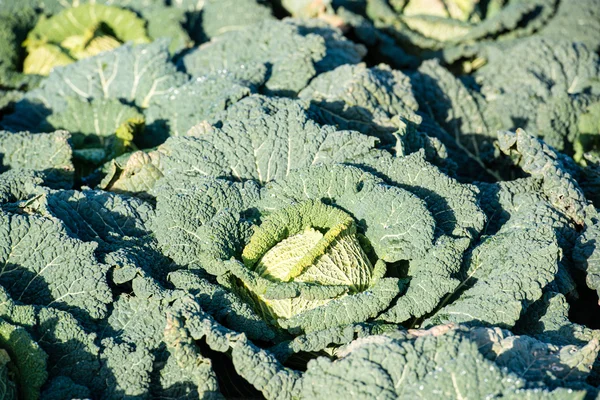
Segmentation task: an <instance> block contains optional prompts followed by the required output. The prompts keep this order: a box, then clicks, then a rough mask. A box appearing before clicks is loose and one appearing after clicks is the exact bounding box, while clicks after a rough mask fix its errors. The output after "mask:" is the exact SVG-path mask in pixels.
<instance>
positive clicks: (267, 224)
mask: <svg viewBox="0 0 600 400" xmlns="http://www.w3.org/2000/svg"><path fill="white" fill-rule="evenodd" d="M364 240H365V239H364V238H360V237H359V234H358V233H357V229H356V223H355V221H354V219H353V218H352V216H351V215H349V214H348V213H346V212H344V211H342V210H340V209H338V208H335V207H332V206H329V205H325V204H323V203H321V202H318V201H307V202H303V203H300V204H297V205H293V206H290V207H287V208H284V209H281V210H279V211H277V212H276V213H274V214H271V215H270V216H268V217H267V218H266V219H265V220H264V221H263V223H262V225H261V226H260V227H259V228H258V229H257V230H256V232H255V233H254V235H253V236H252V238H251V240H250V242H249V243H248V245H247V246H246V247H245V249H244V251H243V254H242V257H243V259H244V264H245V265H246V267H248V268H250V269H251V270H253V271H254V272H256V273H257V274H259V275H260V276H261V277H263V278H266V279H268V280H270V281H273V282H302V283H307V284H317V285H327V286H340V287H345V288H347V290H346V292H347V293H350V294H352V293H357V292H360V291H363V290H365V289H366V288H368V287H369V286H370V285H371V283H372V278H373V269H374V267H373V263H372V262H371V260H370V258H369V255H368V254H367V251H365V249H364V248H363V245H361V242H362V243H364ZM255 298H256V299H257V301H258V302H260V303H261V304H260V306H261V308H262V309H263V310H267V312H268V313H270V314H271V315H272V316H273V317H276V318H290V317H292V316H294V315H297V314H299V313H301V312H304V311H307V310H310V309H313V308H315V307H318V306H321V305H324V304H326V303H328V302H330V301H331V300H333V299H332V298H329V299H307V298H302V297H294V298H285V299H267V298H265V297H263V296H261V295H260V294H258V295H256V296H255Z"/></svg>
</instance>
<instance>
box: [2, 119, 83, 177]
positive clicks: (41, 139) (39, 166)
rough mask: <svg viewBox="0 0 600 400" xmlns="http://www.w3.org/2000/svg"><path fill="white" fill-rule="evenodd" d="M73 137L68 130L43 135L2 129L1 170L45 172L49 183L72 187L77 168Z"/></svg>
mask: <svg viewBox="0 0 600 400" xmlns="http://www.w3.org/2000/svg"><path fill="white" fill-rule="evenodd" d="M69 138H70V135H69V133H68V132H65V131H56V132H54V133H51V134H42V135H33V134H30V133H29V132H21V133H16V134H12V133H9V132H5V131H0V171H2V172H3V171H5V170H7V169H14V170H24V169H29V170H34V171H41V172H42V173H43V175H44V176H45V180H46V181H47V182H48V183H49V184H52V185H55V186H58V187H65V186H66V187H70V186H71V185H72V179H73V177H72V174H73V170H74V168H73V163H72V161H71V156H72V151H71V146H70V145H69Z"/></svg>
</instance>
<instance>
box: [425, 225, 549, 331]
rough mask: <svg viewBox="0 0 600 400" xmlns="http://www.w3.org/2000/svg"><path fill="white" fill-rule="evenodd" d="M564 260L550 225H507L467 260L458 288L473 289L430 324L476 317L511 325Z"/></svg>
mask: <svg viewBox="0 0 600 400" xmlns="http://www.w3.org/2000/svg"><path fill="white" fill-rule="evenodd" d="M515 243H519V245H518V246H515ZM559 259H560V249H559V247H558V245H557V243H556V240H555V239H554V237H553V233H552V231H551V230H550V229H547V228H545V227H539V228H537V229H535V228H534V229H531V228H518V227H516V228H513V227H507V228H506V229H501V230H500V231H499V232H498V233H497V234H496V235H494V236H491V237H487V238H484V239H483V240H482V242H481V244H479V246H478V247H476V248H475V249H474V250H473V251H472V252H471V254H470V255H469V257H468V259H467V260H466V263H467V267H466V270H465V274H466V276H465V277H464V278H462V279H461V284H460V286H459V287H458V288H457V292H458V291H461V290H462V289H464V288H465V287H466V288H467V289H466V290H464V291H462V292H460V294H459V297H458V299H457V300H456V301H454V302H452V303H451V304H449V305H446V306H445V307H443V308H442V309H441V310H439V311H437V312H436V315H435V316H434V317H432V318H431V319H430V320H429V322H426V324H427V325H431V324H438V323H446V322H472V323H484V324H489V325H498V326H505V327H509V328H510V327H512V326H514V324H515V323H516V322H517V320H518V319H519V317H520V316H521V313H522V312H523V311H524V310H525V309H526V308H527V307H528V306H529V305H530V304H531V303H533V302H534V301H536V300H538V299H539V298H541V297H542V290H543V288H544V287H546V285H548V284H549V283H550V282H552V281H553V280H554V279H555V275H556V274H557V272H558V268H559V267H558V261H559ZM455 293H456V292H455ZM490 293H494V295H493V296H490Z"/></svg>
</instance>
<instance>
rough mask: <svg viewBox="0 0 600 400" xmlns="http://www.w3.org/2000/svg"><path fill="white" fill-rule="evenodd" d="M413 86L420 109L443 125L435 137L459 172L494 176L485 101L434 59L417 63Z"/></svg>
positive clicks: (490, 135) (487, 177)
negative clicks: (445, 148)
mask: <svg viewBox="0 0 600 400" xmlns="http://www.w3.org/2000/svg"><path fill="white" fill-rule="evenodd" d="M413 85H414V88H415V92H416V97H417V99H418V100H419V105H420V111H421V112H423V113H424V114H426V115H428V116H430V117H431V118H432V119H433V120H434V121H436V122H437V124H439V126H440V127H441V128H443V130H442V133H441V134H439V135H437V136H438V138H439V139H440V140H441V141H442V143H444V144H445V145H446V147H448V150H449V151H450V154H451V155H453V156H454V160H456V162H457V163H458V165H459V170H458V172H459V175H461V176H474V177H476V178H477V179H489V178H490V177H494V176H495V177H497V173H496V172H494V171H493V170H491V169H490V168H488V166H487V163H488V162H490V161H491V160H492V159H493V158H494V147H493V145H492V143H493V141H494V139H495V132H493V131H492V130H491V129H490V126H489V122H488V121H487V119H486V118H485V115H484V111H485V104H484V102H483V101H481V98H480V96H479V95H478V94H477V93H474V92H471V91H470V90H469V89H468V88H467V87H466V86H465V85H464V84H463V83H462V82H460V81H459V80H458V79H457V78H455V77H454V76H453V75H452V74H451V73H450V72H449V71H447V70H446V69H444V68H443V67H441V66H440V65H439V64H438V63H437V62H436V61H426V62H424V63H423V64H422V65H421V67H420V68H419V71H418V74H415V75H414V76H413ZM432 134H433V133H432Z"/></svg>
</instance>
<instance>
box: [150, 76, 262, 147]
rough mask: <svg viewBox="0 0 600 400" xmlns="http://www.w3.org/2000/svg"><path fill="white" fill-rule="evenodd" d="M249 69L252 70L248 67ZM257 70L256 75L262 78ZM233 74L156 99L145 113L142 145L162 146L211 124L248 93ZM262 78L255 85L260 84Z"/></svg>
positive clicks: (173, 90) (192, 83)
mask: <svg viewBox="0 0 600 400" xmlns="http://www.w3.org/2000/svg"><path fill="white" fill-rule="evenodd" d="M248 68H249V69H251V67H250V66H249V67H248ZM265 73H266V71H265V69H264V68H262V66H260V68H258V74H261V75H264V74H265ZM241 78H242V77H237V76H235V75H234V74H232V73H214V74H211V75H208V76H203V77H201V78H197V79H195V80H192V81H190V82H188V83H186V84H185V85H182V86H180V87H173V88H171V89H170V90H168V91H167V92H166V93H164V94H162V95H159V96H157V97H156V98H155V101H154V103H153V104H152V106H150V107H149V108H148V109H147V110H146V111H145V115H146V123H147V125H148V132H147V133H146V136H147V135H150V137H148V138H147V139H146V138H145V137H142V138H141V142H142V143H144V145H149V146H151V145H156V144H160V143H162V142H163V141H164V140H165V139H166V138H167V137H168V136H183V135H185V134H187V132H188V131H189V130H190V129H191V128H192V127H193V126H194V125H196V124H199V123H201V122H203V121H210V122H214V120H215V118H216V116H217V114H218V113H219V112H220V111H223V110H225V109H227V108H228V107H229V106H231V105H232V104H234V103H236V102H237V101H239V100H241V99H242V98H244V97H246V96H248V95H249V94H250V93H251V89H250V87H249V85H250V83H249V82H245V81H242V80H241ZM263 81H264V76H263V77H262V79H260V82H258V84H259V85H260V84H262V82H263Z"/></svg>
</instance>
